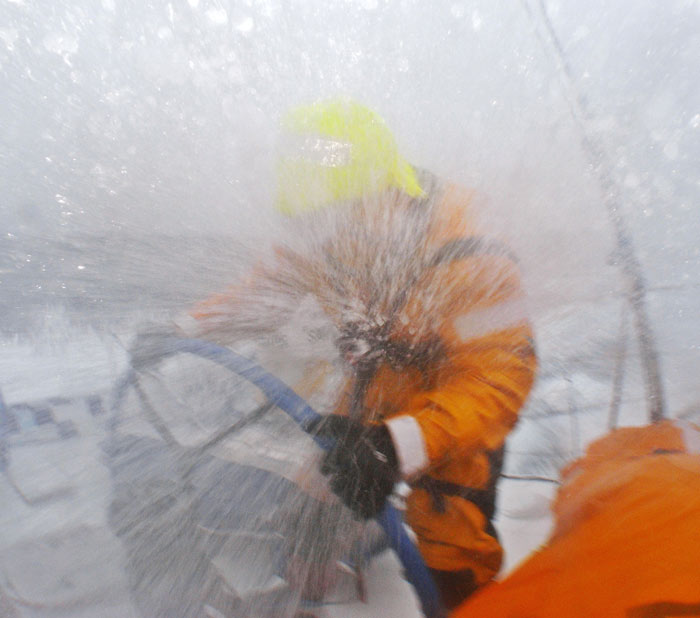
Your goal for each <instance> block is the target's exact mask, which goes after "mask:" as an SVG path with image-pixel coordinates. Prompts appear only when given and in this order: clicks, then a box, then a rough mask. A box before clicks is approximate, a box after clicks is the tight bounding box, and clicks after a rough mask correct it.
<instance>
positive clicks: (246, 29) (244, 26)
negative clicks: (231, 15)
mask: <svg viewBox="0 0 700 618" xmlns="http://www.w3.org/2000/svg"><path fill="white" fill-rule="evenodd" d="M233 27H234V28H235V29H236V30H238V32H242V33H243V34H249V33H250V32H252V31H253V28H255V22H254V21H253V18H252V17H249V16H246V17H242V18H240V19H238V20H236V23H235V24H234V26H233Z"/></svg>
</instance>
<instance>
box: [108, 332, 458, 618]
mask: <svg viewBox="0 0 700 618" xmlns="http://www.w3.org/2000/svg"><path fill="white" fill-rule="evenodd" d="M163 350H164V352H166V353H169V352H186V353H189V354H194V355H196V356H200V357H202V358H206V359H207V360H210V361H212V362H214V363H217V364H218V365H221V366H222V367H226V368H227V369H229V370H230V371H232V372H233V373H236V374H238V375H240V376H241V377H243V378H245V379H246V380H248V381H249V382H251V383H252V384H254V385H255V386H257V387H258V388H259V389H260V390H261V391H262V392H263V393H264V394H265V396H266V397H267V398H268V399H269V401H271V402H272V403H274V404H275V405H276V406H277V407H278V408H280V409H281V410H283V411H284V412H286V413H287V414H289V416H291V417H292V419H294V421H296V422H297V423H298V425H299V426H300V427H301V429H303V430H304V431H305V432H307V433H309V432H310V429H311V427H312V426H313V424H314V423H315V422H316V421H318V420H319V419H320V418H321V417H320V415H319V414H318V412H316V411H315V410H314V409H313V408H312V407H311V406H309V404H308V403H306V401H304V400H303V399H302V398H301V397H299V395H297V394H296V393H295V392H294V391H293V390H292V389H291V388H289V387H288V386H287V385H286V384H285V383H284V382H282V380H280V379H279V378H277V377H275V376H273V375H272V374H270V373H269V372H268V371H266V370H265V369H263V368H262V367H260V365H257V364H256V363H254V362H253V361H251V360H249V359H247V358H245V357H243V356H240V355H239V354H236V353H235V352H233V351H232V350H229V349H228V348H224V347H221V346H218V345H216V344H213V343H210V342H208V341H201V340H199V339H177V338H172V339H167V340H164V342H163ZM132 377H133V373H132V372H130V373H129V375H128V376H127V377H125V378H124V380H123V381H121V383H120V385H119V386H120V388H119V389H118V392H119V394H118V395H117V398H118V399H121V397H123V390H124V389H125V387H126V386H128V384H129V383H130V382H131V379H132ZM115 404H116V402H115ZM314 440H315V441H316V443H317V444H318V445H319V446H320V447H321V448H323V449H324V450H328V449H329V448H331V446H332V443H331V442H330V441H328V440H322V439H319V438H318V437H314ZM377 522H378V523H379V525H380V526H381V527H382V529H383V530H384V533H385V534H386V535H387V538H388V539H389V543H390V544H391V547H392V549H393V550H394V551H395V552H396V554H397V555H398V557H399V560H400V561H401V564H402V565H403V568H404V570H405V576H406V579H407V580H408V581H409V583H410V584H411V585H412V586H413V587H414V588H415V590H416V593H417V595H418V599H419V601H420V604H421V608H422V609H423V613H424V614H425V615H426V616H429V617H430V618H441V617H444V616H445V615H446V613H445V610H444V608H443V606H442V602H441V600H440V595H439V593H438V590H437V588H436V587H435V582H434V581H433V578H432V576H431V575H430V572H429V571H428V568H427V567H426V566H425V562H423V558H422V556H421V555H420V553H419V552H418V549H417V548H416V546H415V545H414V544H413V543H412V542H411V540H410V538H409V537H408V534H407V533H406V530H405V528H404V526H403V522H402V520H401V515H400V513H399V512H398V511H397V510H396V509H395V508H394V507H393V506H392V505H391V504H389V503H387V505H386V507H385V508H384V510H383V511H382V512H381V513H380V514H379V515H377Z"/></svg>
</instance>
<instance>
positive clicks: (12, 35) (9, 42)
mask: <svg viewBox="0 0 700 618" xmlns="http://www.w3.org/2000/svg"><path fill="white" fill-rule="evenodd" d="M17 36H18V34H17V30H14V29H13V30H4V29H3V30H0V41H3V42H4V43H5V47H7V49H8V51H13V50H14V49H15V41H16V40H17Z"/></svg>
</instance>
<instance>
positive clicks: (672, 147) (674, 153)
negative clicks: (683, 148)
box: [664, 142, 678, 161]
mask: <svg viewBox="0 0 700 618" xmlns="http://www.w3.org/2000/svg"><path fill="white" fill-rule="evenodd" d="M664 155H665V156H666V158H667V159H671V161H674V160H675V159H677V158H678V144H677V143H676V142H668V143H667V144H666V145H665V146H664Z"/></svg>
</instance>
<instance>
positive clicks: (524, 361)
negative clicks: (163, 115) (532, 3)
mask: <svg viewBox="0 0 700 618" xmlns="http://www.w3.org/2000/svg"><path fill="white" fill-rule="evenodd" d="M284 127H285V129H286V133H287V135H288V137H291V140H290V141H291V143H292V147H291V150H290V151H288V152H287V153H286V155H283V157H282V159H281V161H280V167H279V199H278V204H279V206H280V209H281V210H282V211H284V212H287V213H289V214H293V215H295V218H294V219H292V220H291V223H290V225H292V226H294V225H296V228H295V233H294V240H292V241H290V243H289V244H287V245H285V246H283V247H280V248H279V249H278V250H277V252H276V254H275V256H274V263H273V265H268V266H265V265H263V266H260V267H259V268H257V269H256V271H255V273H254V275H253V276H252V277H251V278H250V280H249V281H247V282H246V284H245V285H244V286H242V287H239V288H236V289H233V290H232V291H230V292H229V293H225V294H222V295H218V296H216V297H213V298H212V299H209V300H208V301H206V302H205V303H203V304H202V305H200V306H199V307H198V308H197V309H196V310H195V311H194V312H193V314H192V316H193V317H194V318H195V320H196V322H197V330H196V334H197V335H199V336H202V335H204V336H210V337H214V338H217V337H218V336H219V335H225V333H226V332H227V330H229V331H232V329H235V327H236V323H238V324H240V308H241V306H242V303H246V302H247V303H249V304H251V305H253V306H255V305H256V304H258V305H264V304H268V305H270V304H271V303H270V300H269V299H270V291H271V290H276V291H277V292H278V293H282V294H287V295H288V297H289V298H288V299H287V300H288V302H287V303H286V304H289V305H293V304H295V303H297V304H298V303H299V302H300V301H301V300H302V299H303V298H304V297H305V296H306V295H309V294H310V295H313V297H314V298H315V299H316V300H317V302H318V304H319V305H320V306H321V307H322V308H323V309H324V311H325V312H326V313H327V315H328V316H330V318H331V319H332V321H333V322H334V324H335V326H336V328H337V332H338V338H337V345H338V348H339V350H340V353H341V355H342V356H343V357H344V359H345V360H346V361H347V367H348V369H349V378H348V381H347V385H346V388H345V389H344V390H343V393H342V396H341V397H340V401H339V402H338V405H337V409H336V413H335V414H333V415H330V417H327V419H326V420H325V421H324V422H323V423H322V424H321V425H320V426H319V427H318V428H317V430H318V432H319V433H321V434H323V435H326V436H330V437H332V438H334V439H336V440H337V445H336V447H335V449H333V450H332V451H331V452H330V453H329V454H328V455H327V456H326V458H325V459H324V462H323V465H322V471H323V472H324V473H325V474H327V475H328V476H329V477H330V484H331V487H332V488H333V490H334V491H335V492H336V493H337V494H338V495H339V496H340V498H341V499H342V500H343V502H345V504H346V505H347V506H348V507H349V508H351V509H353V511H354V512H355V513H356V514H357V515H358V516H360V517H363V518H368V517H371V516H373V515H375V514H376V513H378V512H379V511H380V510H381V509H382V507H383V505H384V502H385V500H386V498H387V497H388V496H389V495H390V493H391V491H392V489H393V487H394V484H395V483H396V482H397V481H399V480H401V479H403V480H405V481H406V482H407V483H408V484H409V485H410V486H411V488H412V492H411V494H410V496H409V497H408V501H407V513H406V518H407V521H408V523H409V525H410V526H411V527H412V529H413V530H414V531H415V533H416V535H417V538H418V546H419V549H420V552H421V554H422V555H423V557H424V559H425V561H426V563H427V565H428V566H429V567H430V569H431V570H432V572H433V574H434V576H435V579H436V581H437V584H438V586H439V588H440V589H441V591H442V593H443V595H444V596H445V601H446V603H447V605H449V606H455V605H456V604H457V603H458V602H459V601H461V600H462V599H464V598H466V596H468V594H470V593H471V592H472V591H473V590H475V589H476V588H478V587H479V586H481V585H483V584H485V583H487V582H488V581H490V580H491V579H492V578H493V577H494V575H495V574H496V573H497V572H498V570H499V568H500V565H501V558H502V549H501V546H500V544H499V541H498V537H497V534H496V531H495V529H494V527H493V524H492V518H493V515H494V502H495V489H496V481H497V478H498V476H499V472H500V467H501V462H502V456H503V448H504V441H505V438H506V436H507V435H508V433H509V432H510V431H511V429H512V428H513V426H514V425H515V423H516V420H517V417H518V412H519V410H520V408H521V407H522V406H523V403H524V401H525V399H526V397H527V395H528V393H529V391H530V388H531V385H532V382H533V378H534V374H535V368H536V359H535V351H534V347H533V343H532V331H531V329H530V325H529V323H528V320H527V315H526V312H525V303H524V294H523V291H522V288H521V286H520V279H519V274H518V266H517V263H516V260H515V259H514V257H513V256H512V255H511V254H510V252H509V251H508V249H507V248H506V247H505V246H504V245H503V244H501V243H499V242H498V241H496V240H494V239H491V238H489V237H487V236H485V235H482V234H480V233H479V232H478V230H477V227H476V223H475V217H474V215H475V214H476V213H474V212H473V211H472V206H471V195H470V194H469V193H468V192H466V191H464V190H461V189H459V188H457V187H455V186H451V185H448V184H446V183H443V182H441V181H440V180H438V179H437V178H435V177H434V176H432V175H431V174H429V173H426V172H416V170H414V169H413V168H412V167H411V166H410V165H409V164H408V163H407V162H406V161H404V160H403V159H402V158H401V157H400V156H399V155H398V152H397V149H396V145H395V142H394V139H393V137H392V136H391V133H390V132H389V130H388V128H387V127H386V125H385V124H384V122H383V121H382V119H381V118H380V117H379V116H377V115H376V114H375V113H374V112H372V111H370V110H368V109H367V108H365V107H363V106H361V105H359V104H357V103H353V102H348V101H330V102H322V103H317V104H314V105H310V106H304V107H300V108H297V109H295V110H293V111H292V112H291V113H290V114H289V115H288V116H287V118H286V119H285V122H284ZM329 205H332V206H333V207H332V208H326V206H329ZM256 295H257V296H256ZM279 305H280V306H282V305H285V303H279ZM264 313H265V311H264V310H261V311H259V312H258V313H257V314H256V315H257V316H260V318H261V319H264V318H263V315H264ZM279 319H280V317H279V316H277V317H276V318H275V320H279ZM236 320H239V321H238V322H236ZM190 332H191V331H190Z"/></svg>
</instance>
